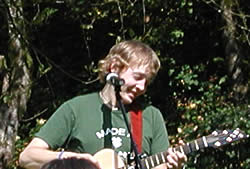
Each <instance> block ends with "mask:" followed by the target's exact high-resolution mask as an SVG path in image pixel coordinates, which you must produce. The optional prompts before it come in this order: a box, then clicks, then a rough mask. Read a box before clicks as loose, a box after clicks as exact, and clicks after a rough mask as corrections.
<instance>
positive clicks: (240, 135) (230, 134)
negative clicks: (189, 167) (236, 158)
mask: <svg viewBox="0 0 250 169" xmlns="http://www.w3.org/2000/svg"><path fill="white" fill-rule="evenodd" d="M248 137H249V135H246V134H245V133H244V132H242V131H241V130H240V129H236V130H223V131H222V130H216V131H214V132H212V133H211V134H210V135H207V136H203V137H201V138H198V139H196V140H194V141H192V142H189V143H186V144H185V145H181V146H178V147H174V148H173V151H180V152H183V153H184V154H186V155H188V154H189V153H191V152H195V151H199V150H201V149H205V148H208V147H212V148H219V147H222V146H224V145H226V144H230V143H232V142H235V141H238V140H241V139H244V138H248ZM167 154H168V152H167V151H165V152H160V153H157V154H155V155H152V156H150V157H146V158H143V159H141V165H142V169H151V168H154V167H156V166H158V165H160V164H164V163H165V162H166V161H167V159H166V158H167ZM94 157H95V159H97V161H98V162H99V163H100V166H101V168H102V169H130V168H135V166H134V165H135V164H126V163H125V162H124V161H123V160H122V158H121V157H119V156H118V155H117V154H116V153H115V151H114V150H112V149H102V150H100V151H98V152H97V153H96V154H95V155H94Z"/></svg>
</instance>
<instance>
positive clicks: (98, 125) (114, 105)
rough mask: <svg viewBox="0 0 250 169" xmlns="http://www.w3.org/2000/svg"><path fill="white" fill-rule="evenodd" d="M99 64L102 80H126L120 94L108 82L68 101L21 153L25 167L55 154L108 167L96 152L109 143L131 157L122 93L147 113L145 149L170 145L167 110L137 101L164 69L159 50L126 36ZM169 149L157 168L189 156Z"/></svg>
mask: <svg viewBox="0 0 250 169" xmlns="http://www.w3.org/2000/svg"><path fill="white" fill-rule="evenodd" d="M98 68H99V78H100V81H101V82H104V83H105V82H106V77H107V75H110V73H113V74H115V75H117V76H118V77H119V79H123V80H124V84H123V85H121V87H120V88H119V89H120V90H119V91H118V92H119V93H118V95H116V90H115V89H117V87H115V86H114V85H113V84H111V83H105V85H104V87H103V89H102V90H101V91H100V92H96V93H91V94H87V95H84V96H78V97H75V98H73V99H71V100H69V101H67V102H65V103H64V104H63V105H62V106H60V108H58V110H57V111H56V112H55V113H54V114H53V115H52V117H51V118H50V119H49V120H48V121H47V123H46V124H45V125H44V126H43V127H42V128H41V130H40V131H39V132H38V133H37V134H36V135H35V137H34V139H33V140H32V141H31V142H30V143H29V145H28V146H27V147H26V148H25V149H24V151H23V152H22V153H21V154H20V159H19V161H20V165H21V166H23V167H24V168H32V169H33V168H34V169H38V168H39V167H40V166H41V165H43V164H44V163H46V162H48V161H51V160H53V159H57V158H60V159H61V158H62V159H63V158H69V157H77V158H85V159H89V160H90V161H92V162H94V163H95V164H96V165H97V166H99V167H100V168H104V166H103V165H102V164H100V161H99V160H98V159H97V158H95V156H93V155H94V154H95V153H96V152H98V151H99V150H101V149H103V148H112V149H114V150H115V152H116V153H117V154H118V155H119V156H121V157H123V158H125V159H126V157H127V154H128V153H129V152H131V150H132V148H131V140H130V133H129V132H128V129H127V126H126V124H125V121H124V118H123V115H122V112H121V109H120V107H119V104H118V101H117V97H116V96H119V98H121V102H122V104H124V105H125V108H126V111H127V112H134V111H135V110H139V112H142V118H141V124H142V127H141V129H140V130H141V133H142V134H141V135H142V138H139V140H140V139H141V142H142V143H141V151H142V153H145V154H147V155H153V154H156V153H159V152H162V151H166V150H167V149H168V148H169V141H168V135H167V130H166V128H165V124H164V120H163V118H162V115H161V112H160V111H159V110H158V109H157V108H155V107H153V106H151V105H147V104H145V103H137V102H136V98H138V97H139V96H141V95H143V94H144V93H145V92H146V90H147V86H148V85H149V84H150V83H151V82H152V80H153V79H154V77H155V76H156V75H157V73H158V70H159V69H160V60H159V58H158V57H157V55H156V53H155V52H154V51H153V50H152V49H151V48H150V47H149V46H148V45H146V44H144V43H141V42H139V41H124V42H121V43H119V44H116V45H114V46H113V47H112V48H111V49H110V51H109V53H108V55H107V56H106V57H105V58H104V59H103V60H100V61H99V64H98ZM134 105H136V106H134ZM134 107H137V108H136V109H135V108H134ZM138 107H139V109H138ZM127 112H126V116H127V117H128V118H129V119H130V117H132V113H127ZM137 114H138V113H137ZM130 125H131V127H132V128H133V127H134V128H136V127H135V126H132V124H130ZM137 128H138V127H137ZM134 137H135V136H134ZM59 148H64V151H58V149H59ZM168 152H169V153H168V154H169V155H168V156H167V157H165V158H166V159H165V162H166V163H164V164H160V165H158V166H157V167H158V168H161V169H163V168H177V169H178V168H181V166H182V165H183V163H184V162H185V161H186V156H185V155H184V154H183V153H180V152H173V151H172V149H171V148H169V149H168Z"/></svg>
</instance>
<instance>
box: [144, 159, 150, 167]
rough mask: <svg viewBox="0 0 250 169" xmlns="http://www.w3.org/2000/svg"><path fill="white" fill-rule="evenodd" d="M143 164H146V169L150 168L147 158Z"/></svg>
mask: <svg viewBox="0 0 250 169" xmlns="http://www.w3.org/2000/svg"><path fill="white" fill-rule="evenodd" d="M145 164H146V167H147V169H150V168H149V164H148V160H147V159H145Z"/></svg>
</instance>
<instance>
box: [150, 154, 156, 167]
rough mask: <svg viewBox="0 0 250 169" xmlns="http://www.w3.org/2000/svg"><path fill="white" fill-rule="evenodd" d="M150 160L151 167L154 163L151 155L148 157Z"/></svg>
mask: <svg viewBox="0 0 250 169" xmlns="http://www.w3.org/2000/svg"><path fill="white" fill-rule="evenodd" d="M150 161H151V167H152V168H153V167H154V166H155V165H154V160H153V156H151V157H150Z"/></svg>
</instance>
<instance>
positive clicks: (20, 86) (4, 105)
mask: <svg viewBox="0 0 250 169" xmlns="http://www.w3.org/2000/svg"><path fill="white" fill-rule="evenodd" d="M4 2H5V6H6V12H7V13H8V15H7V18H6V19H7V20H8V31H9V32H8V33H9V45H8V47H9V48H8V56H7V57H2V59H4V60H5V61H6V63H7V67H8V71H1V72H3V73H4V74H3V76H2V77H3V83H2V95H1V98H2V99H1V101H0V103H1V104H0V169H4V168H7V166H8V164H9V163H10V162H11V159H12V157H13V154H14V148H15V139H16V136H17V129H18V124H19V123H18V116H20V114H22V113H23V112H24V111H26V105H27V101H28V100H29V97H30V92H31V76H30V70H31V66H32V60H31V57H30V55H29V52H28V48H27V45H26V43H24V40H23V38H22V37H23V35H25V31H24V24H23V23H24V22H23V15H22V7H21V6H20V5H21V4H22V3H21V0H11V1H4Z"/></svg>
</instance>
